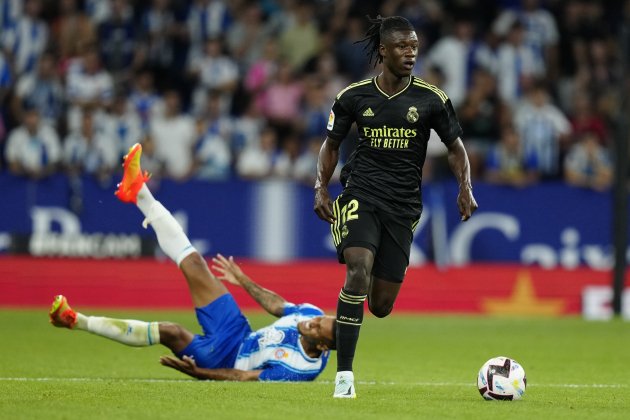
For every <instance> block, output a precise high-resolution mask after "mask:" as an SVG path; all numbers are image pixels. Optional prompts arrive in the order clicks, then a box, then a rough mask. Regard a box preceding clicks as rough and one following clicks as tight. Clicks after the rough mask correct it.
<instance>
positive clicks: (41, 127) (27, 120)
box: [5, 106, 61, 179]
mask: <svg viewBox="0 0 630 420" xmlns="http://www.w3.org/2000/svg"><path fill="white" fill-rule="evenodd" d="M5 157H6V160H7V165H8V168H9V171H10V172H11V173H12V174H14V175H24V176H27V177H29V178H32V179H41V178H44V177H46V176H48V175H50V174H51V173H53V172H54V171H55V170H56V168H57V164H58V163H59V160H60V158H61V146H60V144H59V137H58V136H57V133H56V132H55V130H54V129H53V128H52V127H51V126H49V125H47V124H45V123H43V122H42V121H41V119H40V117H39V112H38V111H37V108H35V107H28V106H27V107H25V109H24V113H23V117H22V124H21V125H20V126H18V127H16V128H14V129H13V130H12V131H11V132H10V133H9V138H8V140H7V145H6V149H5Z"/></svg>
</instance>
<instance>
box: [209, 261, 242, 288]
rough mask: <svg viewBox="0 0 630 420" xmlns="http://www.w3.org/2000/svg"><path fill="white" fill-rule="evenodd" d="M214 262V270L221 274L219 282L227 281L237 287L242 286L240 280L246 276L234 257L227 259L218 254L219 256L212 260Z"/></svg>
mask: <svg viewBox="0 0 630 420" xmlns="http://www.w3.org/2000/svg"><path fill="white" fill-rule="evenodd" d="M212 262H213V264H212V269H213V270H215V271H217V272H218V273H219V274H220V275H219V276H218V279H219V280H223V281H227V282H228V283H230V284H235V285H237V286H240V285H241V282H240V281H239V278H241V276H243V275H244V274H243V270H241V267H239V266H238V264H236V263H235V262H234V257H230V259H227V258H225V257H224V256H223V255H221V254H217V256H216V257H215V258H213V259H212Z"/></svg>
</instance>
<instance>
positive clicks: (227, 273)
mask: <svg viewBox="0 0 630 420" xmlns="http://www.w3.org/2000/svg"><path fill="white" fill-rule="evenodd" d="M212 261H213V262H214V265H213V266H212V268H213V269H214V270H216V271H218V272H219V273H220V274H221V275H220V276H219V279H221V280H224V281H227V282H228V283H231V284H235V285H237V286H241V287H242V288H243V289H245V291H246V292H247V293H248V294H249V295H250V296H251V297H253V298H254V300H255V301H256V302H258V304H259V305H260V306H262V307H263V309H264V310H265V311H267V312H269V313H270V314H271V315H273V316H277V317H281V316H283V315H284V306H285V305H286V303H287V301H286V300H285V299H284V298H283V297H282V296H280V295H278V294H277V293H275V292H272V291H271V290H268V289H265V288H264V287H262V286H259V285H258V284H256V283H255V282H254V281H253V280H252V279H250V278H249V277H248V276H247V275H246V274H245V273H243V271H242V270H241V268H240V267H239V266H238V265H237V264H236V263H235V262H234V258H232V257H230V258H229V259H227V258H225V257H224V256H223V255H221V254H219V255H217V256H216V258H213V260H212Z"/></svg>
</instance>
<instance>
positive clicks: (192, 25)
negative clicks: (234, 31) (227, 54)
mask: <svg viewBox="0 0 630 420" xmlns="http://www.w3.org/2000/svg"><path fill="white" fill-rule="evenodd" d="M231 23H232V18H231V16H230V13H229V10H228V8H227V6H226V5H225V2H224V1H222V0H193V2H192V4H191V6H190V9H189V11H188V18H187V20H186V28H187V30H188V38H189V40H190V50H189V54H190V55H191V56H195V55H199V54H200V53H201V51H202V50H203V48H204V44H205V42H206V40H207V39H209V38H215V37H217V36H219V35H221V34H224V33H226V32H227V30H228V29H229V27H230V25H231Z"/></svg>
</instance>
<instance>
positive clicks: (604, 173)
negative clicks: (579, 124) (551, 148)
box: [564, 132, 613, 191]
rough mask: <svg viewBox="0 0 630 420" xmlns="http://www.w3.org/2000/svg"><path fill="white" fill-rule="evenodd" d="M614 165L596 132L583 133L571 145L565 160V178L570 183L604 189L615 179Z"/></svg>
mask: <svg viewBox="0 0 630 420" xmlns="http://www.w3.org/2000/svg"><path fill="white" fill-rule="evenodd" d="M612 175H613V166H612V162H611V160H610V157H609V155H608V150H606V149H605V148H604V147H603V146H602V145H601V144H600V142H599V139H598V138H597V135H596V134H594V133H588V132H585V133H583V134H582V135H581V136H580V137H579V140H578V142H577V143H576V144H574V145H573V146H571V148H570V149H569V152H568V153H567V156H566V157H565V161H564V178H565V180H566V182H567V183H568V184H569V185H573V186H576V187H584V188H591V189H594V190H596V191H604V190H607V189H609V188H610V186H611V184H612V180H613V176H612Z"/></svg>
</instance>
